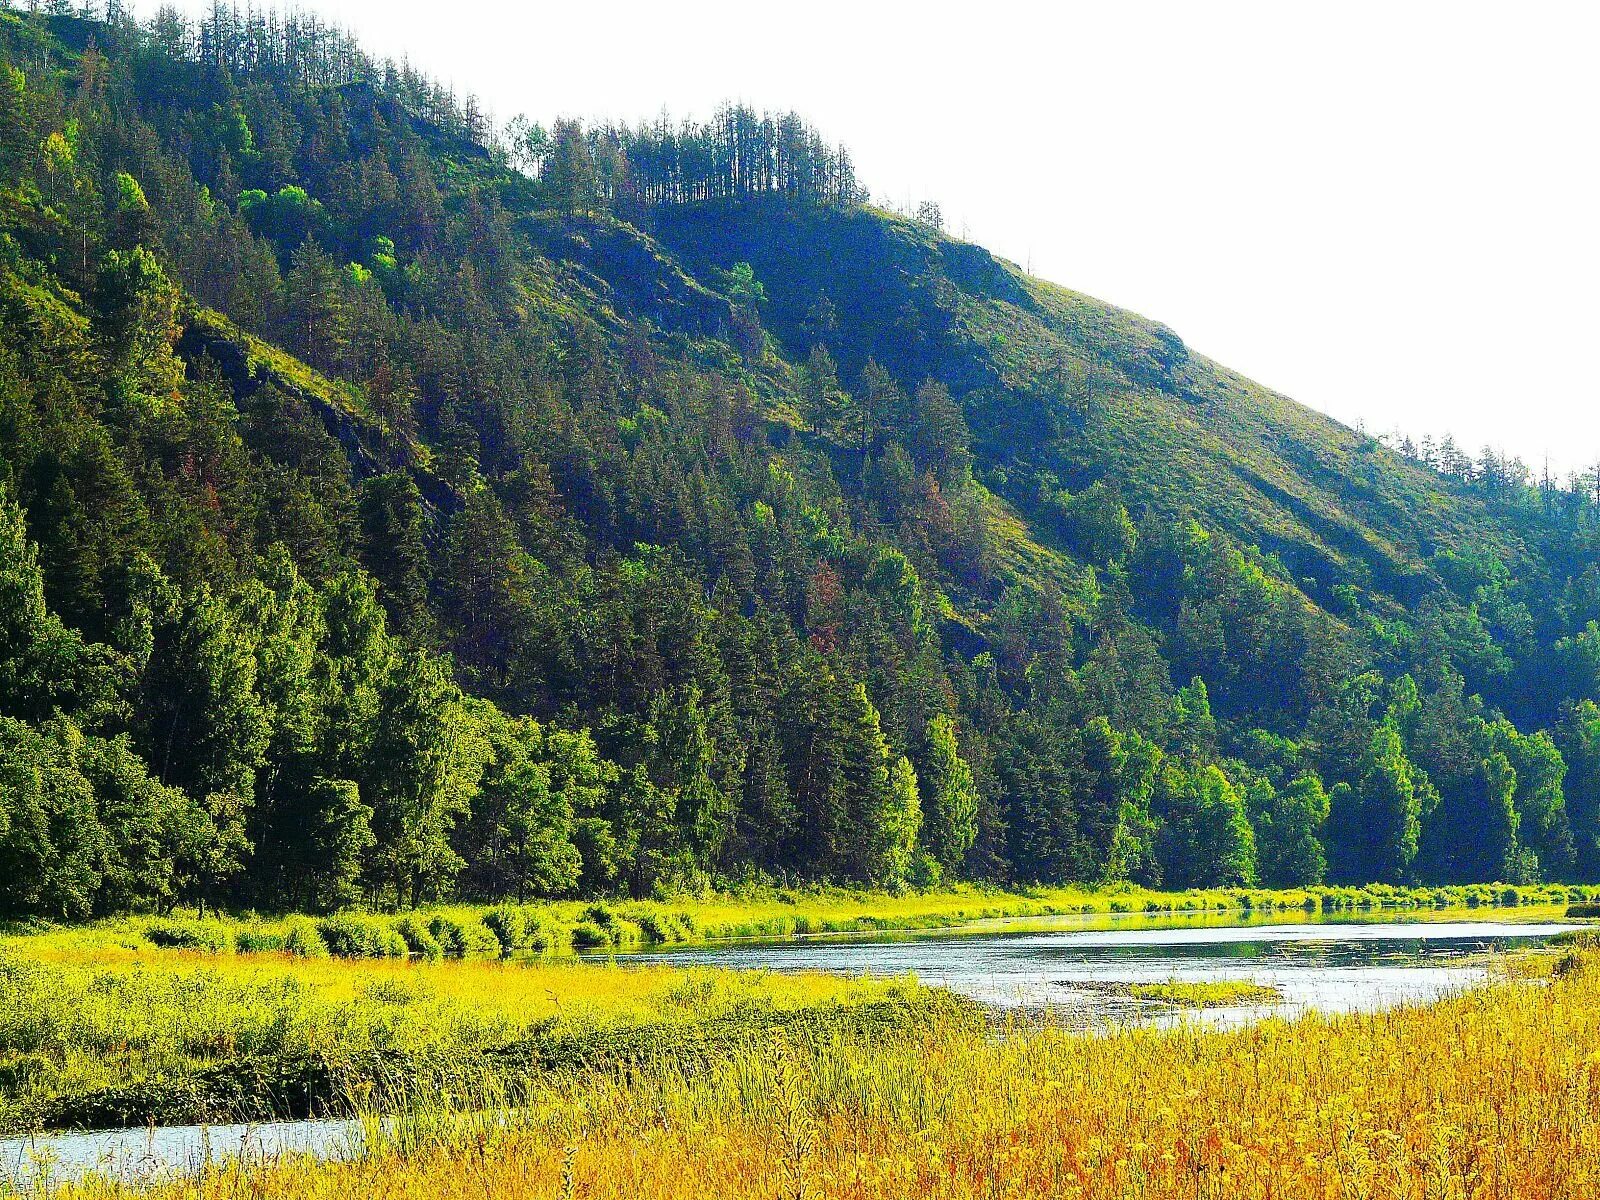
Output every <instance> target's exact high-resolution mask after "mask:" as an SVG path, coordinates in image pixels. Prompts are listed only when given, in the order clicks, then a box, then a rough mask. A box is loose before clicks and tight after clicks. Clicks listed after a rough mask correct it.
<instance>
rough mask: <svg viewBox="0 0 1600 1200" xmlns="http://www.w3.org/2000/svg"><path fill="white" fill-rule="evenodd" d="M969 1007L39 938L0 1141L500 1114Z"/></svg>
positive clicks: (765, 980) (754, 983)
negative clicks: (365, 1116) (177, 1126)
mask: <svg viewBox="0 0 1600 1200" xmlns="http://www.w3.org/2000/svg"><path fill="white" fill-rule="evenodd" d="M958 1009H961V1010H963V1011H968V1009H967V1008H966V1007H965V1006H963V1005H961V1004H960V1002H957V1001H955V1000H954V999H953V998H951V997H949V996H947V995H946V994H944V993H941V992H935V991H932V990H930V989H926V988H922V987H919V986H918V985H917V984H916V982H915V981H914V980H909V979H907V980H880V981H873V980H851V979H843V978H838V977H835V976H830V975H825V974H820V973H805V974H781V975H780V974H768V973H759V972H734V971H725V970H713V969H707V968H694V969H688V970H680V969H673V968H669V967H664V966H640V967H629V968H622V967H617V966H614V965H607V964H605V963H587V962H580V961H577V960H572V959H568V960H566V961H555V962H543V961H540V962H534V963H502V962H499V961H472V962H442V963H435V964H416V965H413V964H410V963H407V962H404V961H400V960H386V961H373V960H365V959H354V960H342V959H334V958H326V959H318V960H307V959H295V958H292V957H289V956H286V955H283V954H256V955H230V956H226V957H219V956H216V955H212V954H206V953H196V952H193V951H174V950H161V949H156V948H152V947H148V946H145V947H129V946H118V945H111V944H100V945H95V946H88V947H85V946H81V945H75V944H73V942H72V939H70V938H64V937H54V938H50V937H45V938H33V939H26V940H22V941H20V942H17V941H14V942H12V943H11V944H10V945H9V946H7V947H6V948H5V949H3V950H0V1132H17V1131H24V1130H31V1129H51V1128H99V1127H113V1126H128V1125H141V1124H145V1123H161V1124H172V1123H184V1122H192V1121H227V1120H257V1119H265V1118H269V1117H292V1116H308V1115H315V1116H322V1115H352V1114H354V1113H357V1112H360V1111H363V1110H381V1111H385V1112H404V1111H407V1110H409V1109H412V1108H414V1107H416V1106H418V1105H421V1106H423V1107H427V1108H432V1107H436V1106H438V1105H439V1104H442V1103H448V1104H451V1105H454V1106H457V1107H484V1106H493V1105H504V1104H507V1103H516V1102H518V1089H519V1088H520V1087H522V1086H523V1085H524V1084H525V1083H526V1082H527V1081H528V1080H530V1079H533V1078H536V1077H538V1078H546V1077H548V1078H567V1077H569V1076H573V1075H581V1074H584V1073H588V1072H593V1071H595V1070H604V1069H612V1068H616V1067H621V1066H630V1067H637V1066H639V1065H641V1064H647V1063H649V1062H651V1061H653V1060H656V1059H660V1058H671V1059H673V1060H674V1061H676V1062H678V1063H679V1064H680V1065H687V1064H689V1063H691V1062H694V1061H704V1060H709V1059H711V1058H714V1057H716V1056H718V1055H721V1054H725V1053H726V1052H727V1051H728V1048H729V1047H731V1046H733V1045H735V1044H742V1043H743V1042H744V1041H746V1040H748V1039H750V1038H752V1037H783V1036H790V1035H793V1034H794V1033H795V1032H796V1031H801V1030H805V1029H824V1028H826V1029H831V1030H834V1031H843V1032H846V1033H850V1034H852V1035H859V1036H863V1037H865V1036H872V1035H874V1034H883V1035H898V1034H899V1033H900V1032H902V1031H904V1030H907V1029H912V1028H915V1027H916V1026H917V1025H918V1024H919V1023H920V1022H921V1021H923V1020H925V1019H928V1017H929V1016H930V1015H931V1014H934V1013H941V1014H943V1016H944V1017H945V1018H947V1019H948V1018H950V1017H952V1016H955V1015H957V1013H956V1010H958Z"/></svg>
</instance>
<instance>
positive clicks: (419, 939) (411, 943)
mask: <svg viewBox="0 0 1600 1200" xmlns="http://www.w3.org/2000/svg"><path fill="white" fill-rule="evenodd" d="M394 930H395V932H396V933H398V934H399V935H400V936H401V937H402V938H404V939H405V943H406V949H407V950H409V951H410V952H411V953H412V954H414V955H416V956H417V957H418V958H420V959H422V960H423V961H424V962H438V961H439V960H440V959H441V958H443V957H444V947H443V946H441V945H440V944H439V939H438V938H436V937H434V936H433V931H432V930H431V929H429V928H428V927H427V926H426V925H424V924H423V923H422V920H421V918H420V917H411V916H406V917H401V918H400V919H399V920H398V921H396V922H395V923H394Z"/></svg>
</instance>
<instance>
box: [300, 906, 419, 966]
mask: <svg viewBox="0 0 1600 1200" xmlns="http://www.w3.org/2000/svg"><path fill="white" fill-rule="evenodd" d="M317 932H318V933H320V934H321V935H322V940H323V942H324V943H325V944H326V945H327V947H328V951H329V952H330V953H331V954H334V955H336V956H338V957H339V958H405V957H406V956H407V954H409V953H410V951H409V950H408V949H407V948H406V941H405V939H404V938H403V937H401V936H400V934H399V933H398V932H396V931H395V929H394V927H393V926H392V925H390V924H389V923H388V922H387V921H384V920H382V919H381V918H378V917H360V916H356V915H355V914H353V913H341V914H339V915H338V916H333V917H324V918H323V919H322V920H321V921H319V922H317Z"/></svg>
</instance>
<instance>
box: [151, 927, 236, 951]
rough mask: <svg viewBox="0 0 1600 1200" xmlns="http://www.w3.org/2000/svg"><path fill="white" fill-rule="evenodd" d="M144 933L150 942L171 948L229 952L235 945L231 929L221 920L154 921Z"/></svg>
mask: <svg viewBox="0 0 1600 1200" xmlns="http://www.w3.org/2000/svg"><path fill="white" fill-rule="evenodd" d="M144 935H145V937H146V938H148V939H149V940H150V941H151V943H152V944H154V945H157V946H162V947H165V948H167V949H171V950H203V951H205V952H206V953H208V954H229V953H232V951H233V949H234V947H235V944H236V943H235V935H234V931H233V929H232V928H231V927H230V926H228V925H226V924H225V923H223V922H221V921H172V920H168V921H154V922H151V923H150V924H149V925H147V926H145V931H144Z"/></svg>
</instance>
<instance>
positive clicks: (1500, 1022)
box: [61, 949, 1600, 1200]
mask: <svg viewBox="0 0 1600 1200" xmlns="http://www.w3.org/2000/svg"><path fill="white" fill-rule="evenodd" d="M1544 968H1545V971H1544V972H1543V974H1544V975H1545V977H1544V978H1537V979H1533V980H1528V979H1525V978H1516V977H1513V976H1512V975H1510V974H1508V975H1507V977H1506V978H1505V979H1504V980H1503V981H1501V982H1499V983H1497V984H1496V985H1493V986H1490V987H1486V988H1480V989H1477V990H1474V991H1471V992H1468V993H1465V994H1463V995H1460V996H1458V997H1455V998H1452V999H1449V1000H1446V1001H1444V1002H1441V1003H1438V1004H1435V1005H1432V1006H1428V1007H1407V1008H1400V1009H1395V1010H1390V1011H1388V1012H1384V1013H1379V1014H1367V1015H1359V1016H1346V1017H1340V1018H1335V1019H1324V1018H1318V1017H1305V1018H1300V1019H1297V1020H1294V1021H1283V1020H1267V1021H1264V1022H1262V1023H1260V1024H1258V1025H1255V1026H1253V1027H1250V1028H1248V1029H1244V1030H1238V1031H1233V1032H1217V1031H1212V1030H1208V1029H1207V1028H1205V1027H1204V1026H1203V1025H1200V1024H1192V1025H1184V1026H1180V1027H1179V1028H1176V1029H1170V1030H1164V1031H1155V1030H1139V1029H1126V1030H1118V1031H1112V1032H1110V1033H1108V1034H1106V1035H1104V1036H1082V1035H1074V1034H1071V1033H1068V1032H1065V1031H1062V1030H1059V1029H1053V1028H1049V1027H1044V1028H1038V1027H1033V1028H1026V1029H1024V1028H1017V1029H1013V1030H1010V1031H1009V1032H1007V1033H1005V1034H1003V1035H1002V1036H995V1035H994V1034H993V1032H986V1031H983V1030H981V1029H976V1028H974V1027H972V1026H970V1025H966V1024H963V1023H961V1022H958V1021H938V1022H934V1023H931V1024H929V1025H926V1026H924V1027H922V1028H921V1029H919V1030H918V1031H917V1032H916V1033H915V1034H914V1035H913V1036H909V1037H907V1038H904V1039H901V1040H894V1041H885V1042H881V1043H878V1044H875V1045H874V1046H873V1047H872V1048H871V1049H870V1051H868V1052H863V1050H862V1048H861V1046H860V1045H859V1044H854V1043H852V1042H851V1041H850V1040H849V1039H847V1038H841V1037H839V1036H836V1035H832V1034H828V1033H823V1032H817V1033H814V1034H811V1035H808V1036H805V1037H801V1038H798V1039H795V1040H793V1041H792V1042H789V1043H786V1044H785V1045H784V1046H783V1047H782V1048H781V1049H775V1048H774V1047H773V1046H770V1045H761V1044H754V1043H753V1044H751V1045H750V1046H749V1047H747V1048H745V1049H744V1050H743V1051H741V1052H739V1053H736V1054H734V1055H731V1056H729V1057H727V1058H725V1059H721V1060H718V1061H716V1062H713V1063H709V1064H706V1065H704V1066H703V1067H701V1068H699V1069H690V1068H681V1067H677V1066H675V1065H673V1064H672V1063H671V1062H668V1061H663V1062H660V1063H657V1064H655V1065H654V1066H653V1067H652V1068H651V1069H649V1070H647V1071H630V1072H611V1073H597V1074H594V1075H591V1076H588V1077H586V1078H585V1079H584V1080H582V1081H581V1082H580V1083H578V1084H576V1085H572V1084H567V1085H555V1084H546V1085H541V1086H539V1087H537V1088H535V1089H533V1090H532V1091H530V1093H529V1094H528V1095H527V1096H526V1097H525V1105H524V1107H522V1108H521V1109H520V1110H518V1111H517V1112H516V1113H515V1114H514V1115H502V1116H501V1117H499V1118H497V1119H495V1120H494V1121H484V1120H481V1119H480V1120H473V1119H470V1118H462V1119H459V1120H452V1119H450V1118H448V1117H447V1116H443V1115H437V1116H436V1117H435V1118H434V1119H432V1120H429V1121H418V1122H405V1123H401V1124H400V1125H396V1126H391V1127H389V1132H387V1133H385V1132H383V1131H382V1130H380V1129H379V1127H378V1126H376V1125H374V1126H373V1139H374V1145H373V1147H372V1149H371V1152H370V1154H369V1155H368V1156H367V1157H364V1158H361V1159H357V1160H356V1161H352V1162H346V1163H331V1164H330V1163H316V1162H313V1161H311V1160H308V1159H303V1158H287V1159H284V1160H281V1161H279V1162H276V1163H272V1164H266V1165H258V1166H255V1167H240V1166H224V1167H221V1168H217V1169H213V1170H211V1171H208V1172H206V1173H202V1174H199V1175H197V1176H194V1177H191V1178H188V1179H184V1180H179V1181H176V1182H173V1183H172V1184H170V1185H167V1186H164V1187H161V1188H159V1189H157V1190H156V1192H155V1195H156V1196H157V1197H160V1198H161V1200H243V1198H245V1197H251V1198H257V1197H277V1196H299V1197H308V1198H318V1197H328V1198H340V1200H343V1198H344V1197H349V1196H381V1197H387V1198H391V1200H441V1198H444V1197H451V1198H456V1197H469V1196H471V1197H496V1198H502V1197H503V1198H509V1200H520V1198H523V1197H527V1198H532V1197H576V1196H584V1197H590V1198H593V1200H611V1198H616V1200H622V1198H629V1200H634V1198H642V1200H648V1198H652V1197H690V1196H719V1197H728V1198H731V1200H741V1198H745V1197H751V1198H754V1197H763V1198H766V1197H774V1196H777V1197H816V1198H833V1197H839V1198H844V1197H851V1198H856V1197H868V1196H872V1197H952V1198H962V1200H966V1198H969V1197H974V1198H975V1197H1019V1198H1021V1197H1036V1196H1060V1197H1079V1198H1085V1200H1089V1198H1093V1200H1111V1198H1117V1200H1132V1198H1136V1197H1137V1198H1143V1200H1196V1198H1200V1200H1213V1198H1214V1200H1222V1198H1226V1200H1311V1198H1313V1197H1315V1198H1317V1200H1435V1198H1437V1200H1487V1198H1490V1197H1502V1198H1508V1200H1509V1198H1516V1200H1535V1198H1548V1200H1567V1198H1570V1200H1585V1198H1588V1197H1592V1196H1594V1195H1596V1194H1600V955H1597V954H1596V952H1595V951H1594V950H1592V949H1573V950H1569V951H1567V952H1565V953H1564V954H1563V955H1562V956H1561V957H1559V958H1556V957H1554V956H1552V957H1550V958H1547V959H1546V960H1545V963H1544ZM61 1194H62V1195H63V1196H68V1197H97V1198H103V1200H110V1198H112V1197H122V1196H124V1195H126V1194H128V1193H127V1192H126V1191H125V1190H124V1189H122V1188H120V1187H118V1186H116V1185H115V1184H112V1183H86V1184H82V1185H77V1186H71V1187H68V1188H65V1189H63V1191H62V1192H61Z"/></svg>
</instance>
